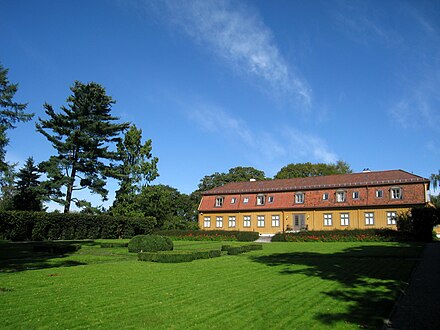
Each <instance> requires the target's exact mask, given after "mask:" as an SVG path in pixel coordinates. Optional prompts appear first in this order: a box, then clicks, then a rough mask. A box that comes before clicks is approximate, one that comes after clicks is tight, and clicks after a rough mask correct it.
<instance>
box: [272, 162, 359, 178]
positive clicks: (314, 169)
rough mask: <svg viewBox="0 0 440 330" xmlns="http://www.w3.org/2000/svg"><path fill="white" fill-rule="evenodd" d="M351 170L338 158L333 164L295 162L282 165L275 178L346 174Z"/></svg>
mask: <svg viewBox="0 0 440 330" xmlns="http://www.w3.org/2000/svg"><path fill="white" fill-rule="evenodd" d="M352 172H353V171H352V170H351V168H350V165H348V164H347V163H346V162H344V161H342V160H340V161H337V162H336V163H334V164H331V163H330V164H325V163H317V164H312V163H310V162H307V163H297V164H289V165H286V166H284V167H283V168H282V169H281V170H280V171H279V172H278V173H277V174H276V175H275V179H291V178H305V177H310V176H323V175H332V174H347V173H352Z"/></svg>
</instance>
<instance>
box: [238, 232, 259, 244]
mask: <svg viewBox="0 0 440 330" xmlns="http://www.w3.org/2000/svg"><path fill="white" fill-rule="evenodd" d="M259 237H260V234H259V233H258V232H255V231H240V232H237V241H240V242H253V241H255V240H257V239H258V238H259Z"/></svg>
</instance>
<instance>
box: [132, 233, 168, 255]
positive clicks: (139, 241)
mask: <svg viewBox="0 0 440 330" xmlns="http://www.w3.org/2000/svg"><path fill="white" fill-rule="evenodd" d="M173 247H174V245H173V241H172V240H171V239H169V238H168V237H164V236H159V235H137V236H134V237H133V238H132V239H131V240H130V242H128V252H157V251H171V250H173Z"/></svg>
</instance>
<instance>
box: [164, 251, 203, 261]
mask: <svg viewBox="0 0 440 330" xmlns="http://www.w3.org/2000/svg"><path fill="white" fill-rule="evenodd" d="M196 256H197V255H196V254H195V253H194V252H186V251H178V252H177V251H173V252H172V253H165V252H159V253H157V262H164V263H178V262H190V261H193V260H195V259H197V257H196Z"/></svg>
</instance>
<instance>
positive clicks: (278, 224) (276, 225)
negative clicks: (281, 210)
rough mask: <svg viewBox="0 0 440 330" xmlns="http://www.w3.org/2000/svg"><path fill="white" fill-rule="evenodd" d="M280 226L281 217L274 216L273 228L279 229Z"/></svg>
mask: <svg viewBox="0 0 440 330" xmlns="http://www.w3.org/2000/svg"><path fill="white" fill-rule="evenodd" d="M279 226H280V216H279V215H273V216H272V227H279Z"/></svg>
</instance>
